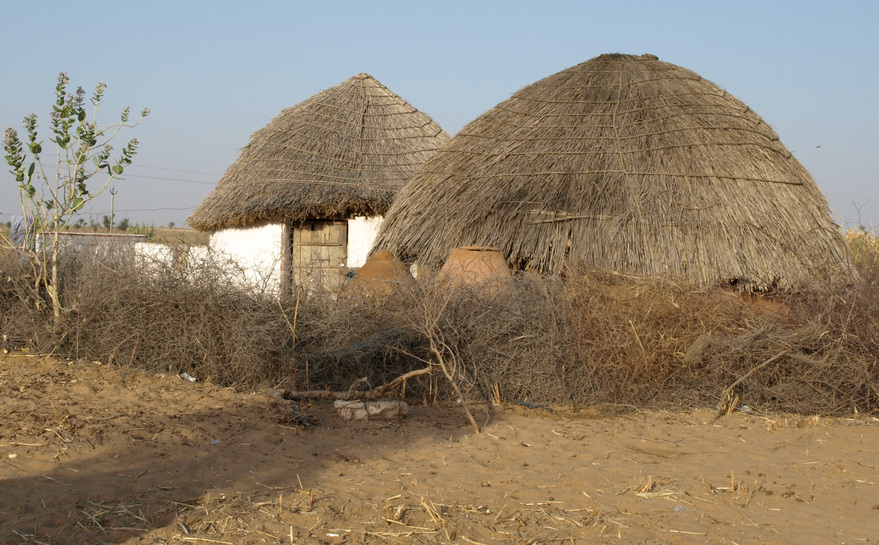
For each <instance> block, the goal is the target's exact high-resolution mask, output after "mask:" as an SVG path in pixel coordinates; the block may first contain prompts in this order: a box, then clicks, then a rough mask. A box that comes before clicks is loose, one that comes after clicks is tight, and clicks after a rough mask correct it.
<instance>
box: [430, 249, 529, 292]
mask: <svg viewBox="0 0 879 545" xmlns="http://www.w3.org/2000/svg"><path fill="white" fill-rule="evenodd" d="M512 277H513V275H512V273H511V272H510V266H509V265H508V264H507V260H506V259H504V255H503V254H502V253H500V252H499V251H498V250H496V249H495V248H490V247H485V246H464V247H461V248H455V249H453V250H452V251H451V252H450V253H449V257H448V259H446V263H445V265H443V268H442V269H440V272H439V275H438V276H437V280H438V281H440V282H445V283H449V284H450V285H453V286H455V287H458V286H467V287H477V286H478V287H481V288H482V287H488V288H489V289H490V290H494V289H496V288H499V287H500V286H501V285H503V284H505V283H506V281H508V280H510V279H511V278H512Z"/></svg>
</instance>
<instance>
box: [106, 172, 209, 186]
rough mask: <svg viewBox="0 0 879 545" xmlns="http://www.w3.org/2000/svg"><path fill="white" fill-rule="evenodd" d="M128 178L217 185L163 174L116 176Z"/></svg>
mask: <svg viewBox="0 0 879 545" xmlns="http://www.w3.org/2000/svg"><path fill="white" fill-rule="evenodd" d="M128 178H145V179H148V180H163V181H167V182H180V183H185V184H202V185H217V182H199V181H197V180H181V179H180V178H165V177H163V176H145V175H143V174H128V175H126V176H125V178H116V179H117V180H123V181H124V180H127V179H128Z"/></svg>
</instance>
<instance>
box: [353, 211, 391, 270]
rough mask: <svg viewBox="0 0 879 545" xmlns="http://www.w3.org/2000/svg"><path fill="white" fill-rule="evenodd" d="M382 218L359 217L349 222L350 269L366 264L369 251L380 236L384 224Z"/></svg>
mask: <svg viewBox="0 0 879 545" xmlns="http://www.w3.org/2000/svg"><path fill="white" fill-rule="evenodd" d="M382 219H383V218H382V217H381V216H372V217H369V218H367V217H363V216H358V217H356V218H351V219H349V220H348V267H349V268H351V269H356V268H358V267H362V266H363V264H364V263H366V258H367V257H368V256H369V250H371V249H372V244H373V243H374V242H375V237H377V236H378V228H379V227H381V224H382Z"/></svg>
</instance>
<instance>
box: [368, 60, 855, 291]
mask: <svg viewBox="0 0 879 545" xmlns="http://www.w3.org/2000/svg"><path fill="white" fill-rule="evenodd" d="M469 245H480V246H494V247H496V248H499V249H500V250H501V251H502V252H503V253H504V255H505V256H506V257H507V259H508V261H509V263H510V264H511V265H512V266H513V267H518V268H530V269H532V270H537V271H541V272H546V273H558V272H560V271H561V270H562V268H563V266H564V264H565V263H566V262H570V261H573V262H581V263H586V264H588V265H591V266H594V267H597V268H601V269H609V270H616V271H621V272H625V273H635V274H646V275H662V276H670V277H675V278H678V279H680V280H681V281H684V282H686V283H688V284H691V285H696V286H706V285H714V284H717V283H726V282H734V283H737V284H738V285H740V286H742V285H744V286H746V287H747V289H767V288H773V287H782V288H785V287H793V286H799V285H802V284H804V283H807V282H810V281H812V280H813V279H814V275H815V274H818V273H816V271H820V274H821V275H824V274H832V273H842V274H843V275H848V274H849V273H848V272H847V271H848V267H847V264H846V250H845V247H844V244H843V240H842V237H841V234H840V231H839V229H838V227H837V226H836V225H835V224H834V222H833V221H832V219H831V217H830V213H829V208H828V205H827V201H826V199H825V198H824V196H823V195H822V193H821V191H820V190H819V188H818V187H817V185H816V184H815V182H814V180H813V179H812V177H811V176H810V174H809V173H808V172H807V171H806V169H805V168H804V167H803V166H802V165H801V164H800V163H799V162H798V161H797V160H796V159H794V158H793V157H792V156H791V154H790V152H789V151H788V150H787V149H786V148H785V147H784V146H783V145H782V144H781V142H779V140H778V136H777V135H776V134H775V132H774V131H773V130H772V128H771V127H770V126H769V125H767V124H766V123H765V122H764V121H763V120H762V119H761V118H760V117H759V116H758V115H757V114H756V113H754V112H753V111H751V110H750V109H749V108H748V107H747V106H746V105H745V104H743V103H742V102H741V101H739V100H738V99H736V98H735V97H733V96H731V95H730V94H728V93H727V92H726V91H724V90H723V89H720V88H718V87H717V86H716V85H714V84H713V83H711V82H709V81H706V80H704V79H702V78H701V77H699V76H698V75H697V74H695V73H693V72H691V71H689V70H686V69H684V68H681V67H679V66H675V65H673V64H669V63H665V62H660V61H659V60H658V59H657V58H656V57H654V56H652V55H643V56H632V55H620V54H610V55H602V56H600V57H597V58H594V59H592V60H590V61H588V62H585V63H582V64H580V65H577V66H574V67H572V68H569V69H567V70H564V71H562V72H559V73H558V74H555V75H553V76H550V77H548V78H545V79H543V80H541V81H538V82H537V83H534V84H532V85H530V86H528V87H525V88H524V89H522V90H520V91H519V92H518V93H516V94H515V95H513V96H512V97H511V98H510V99H508V100H506V101H504V102H502V103H501V104H499V105H497V106H496V107H495V108H493V109H491V110H489V111H488V112H486V113H485V114H483V115H482V116H480V117H479V118H477V119H476V120H475V121H473V122H472V123H470V124H469V125H467V126H466V127H465V128H464V129H462V130H461V132H460V133H459V134H458V135H457V136H455V138H453V139H452V141H451V142H450V143H449V144H448V145H447V146H446V147H445V148H443V149H442V150H441V151H440V152H439V153H437V154H436V155H435V156H433V158H432V159H430V160H429V161H427V162H426V163H425V164H424V165H423V167H422V168H421V170H420V171H419V173H418V174H417V175H416V176H415V178H413V180H412V182H411V183H410V184H408V185H407V186H406V187H405V188H404V189H403V190H402V191H401V192H400V193H399V194H398V195H397V197H396V199H395V201H394V204H393V206H392V207H391V209H390V211H389V212H388V214H387V216H386V220H385V223H384V225H383V227H382V230H381V232H380V233H379V238H378V241H377V243H376V247H377V248H387V249H389V250H391V251H392V252H393V253H395V254H396V255H398V256H401V257H405V258H412V257H416V258H417V259H418V260H419V261H421V262H422V263H423V264H426V265H430V266H437V265H438V264H440V263H441V262H442V260H443V259H444V258H445V256H447V255H448V254H449V250H450V249H451V248H454V247H456V246H469Z"/></svg>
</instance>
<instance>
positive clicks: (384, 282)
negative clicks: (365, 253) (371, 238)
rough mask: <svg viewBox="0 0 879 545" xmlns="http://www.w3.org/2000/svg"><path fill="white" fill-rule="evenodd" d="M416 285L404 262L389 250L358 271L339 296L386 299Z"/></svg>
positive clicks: (373, 257)
mask: <svg viewBox="0 0 879 545" xmlns="http://www.w3.org/2000/svg"><path fill="white" fill-rule="evenodd" d="M414 283H415V279H414V278H412V275H411V274H409V269H408V268H406V265H404V264H403V262H402V261H400V260H399V259H397V258H396V257H394V254H392V253H391V252H389V251H388V250H379V251H377V252H375V253H374V254H372V255H371V256H369V259H367V260H366V263H364V264H363V266H362V267H360V268H359V269H357V272H356V273H355V274H354V278H352V279H351V281H350V282H348V283H347V284H345V286H344V287H343V288H342V292H341V293H340V294H339V296H340V297H342V296H351V295H354V294H357V295H360V296H361V297H386V296H388V295H391V294H393V293H394V292H396V291H398V290H400V289H401V288H407V287H409V286H412V285H413V284H414Z"/></svg>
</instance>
